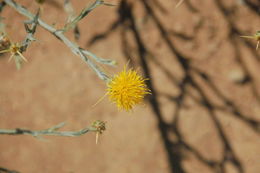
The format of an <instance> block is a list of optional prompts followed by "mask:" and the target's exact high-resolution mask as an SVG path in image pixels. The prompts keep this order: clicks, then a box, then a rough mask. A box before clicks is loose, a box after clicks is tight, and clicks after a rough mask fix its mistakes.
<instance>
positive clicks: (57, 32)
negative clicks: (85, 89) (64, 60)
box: [4, 0, 109, 81]
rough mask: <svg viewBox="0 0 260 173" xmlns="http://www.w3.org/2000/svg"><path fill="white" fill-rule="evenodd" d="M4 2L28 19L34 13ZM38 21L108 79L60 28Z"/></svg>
mask: <svg viewBox="0 0 260 173" xmlns="http://www.w3.org/2000/svg"><path fill="white" fill-rule="evenodd" d="M4 1H5V3H6V4H7V5H9V6H11V7H13V8H14V9H15V10H16V11H17V12H19V13H20V14H22V15H24V16H26V17H27V18H29V19H30V20H33V19H34V17H35V15H34V14H32V13H31V12H29V11H28V10H27V9H26V8H24V7H22V6H21V5H20V4H18V3H16V2H15V1H13V0H4ZM38 23H39V25H40V26H41V27H43V28H44V29H46V30H47V31H49V32H50V33H52V34H53V35H54V36H56V37H57V38H58V39H59V40H61V41H62V42H63V43H64V44H65V45H67V46H68V47H69V48H70V49H71V51H72V52H73V53H74V54H76V55H78V56H79V57H80V58H81V59H82V60H83V61H84V62H86V63H87V64H88V65H89V66H90V67H91V68H92V69H93V70H94V71H95V73H96V74H97V75H98V77H99V78H100V79H102V80H104V81H108V79H109V77H108V75H107V74H106V73H105V72H103V71H102V70H101V69H100V68H99V67H98V66H97V65H96V64H94V63H93V62H92V61H91V60H90V59H89V58H88V57H87V56H86V55H85V54H84V53H83V52H82V49H81V48H80V47H79V46H78V45H77V44H76V43H73V42H71V41H70V40H69V39H68V38H67V37H66V36H65V35H64V34H63V31H62V30H57V29H56V28H54V27H52V26H50V25H48V24H47V23H45V22H44V21H42V20H41V19H40V18H38Z"/></svg>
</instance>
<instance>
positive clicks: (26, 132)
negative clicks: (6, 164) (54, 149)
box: [0, 123, 97, 137]
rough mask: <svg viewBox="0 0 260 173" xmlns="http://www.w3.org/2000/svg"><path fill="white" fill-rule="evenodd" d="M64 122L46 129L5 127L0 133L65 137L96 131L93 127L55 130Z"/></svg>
mask: <svg viewBox="0 0 260 173" xmlns="http://www.w3.org/2000/svg"><path fill="white" fill-rule="evenodd" d="M64 125H65V123H60V124H58V125H56V126H54V127H52V128H49V129H46V130H38V131H33V130H28V129H20V128H16V129H13V130H7V129H0V135H31V136H34V137H39V136H67V137H76V136H81V135H84V134H86V133H88V132H96V131H97V129H96V128H93V127H86V128H84V129H82V130H79V131H57V130H59V129H60V128H61V127H63V126H64Z"/></svg>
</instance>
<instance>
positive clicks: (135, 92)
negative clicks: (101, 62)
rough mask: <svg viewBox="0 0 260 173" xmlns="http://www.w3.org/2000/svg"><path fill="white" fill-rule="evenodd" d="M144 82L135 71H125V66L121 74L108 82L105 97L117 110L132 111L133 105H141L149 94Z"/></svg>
mask: <svg viewBox="0 0 260 173" xmlns="http://www.w3.org/2000/svg"><path fill="white" fill-rule="evenodd" d="M146 80H147V79H144V78H143V77H142V76H140V75H139V74H138V73H137V71H135V70H133V69H129V70H126V66H125V67H124V70H123V71H122V72H120V73H119V74H117V75H114V76H113V77H112V78H111V79H110V80H109V81H108V83H107V87H108V88H107V93H106V95H108V96H109V99H110V100H111V101H112V102H114V103H115V104H116V105H117V107H118V108H119V109H124V110H126V111H129V110H132V109H133V107H134V106H135V105H137V104H140V103H142V101H143V99H144V96H145V95H146V94H151V92H150V90H149V89H148V88H147V85H146V84H145V81H146Z"/></svg>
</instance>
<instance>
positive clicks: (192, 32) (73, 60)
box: [0, 0, 260, 173]
mask: <svg viewBox="0 0 260 173" xmlns="http://www.w3.org/2000/svg"><path fill="white" fill-rule="evenodd" d="M107 2H111V3H114V4H117V6H115V7H107V6H102V7H99V8H97V9H95V10H94V11H93V12H91V13H90V14H89V15H88V16H87V17H86V18H84V19H83V20H82V21H81V22H80V23H79V29H80V33H81V37H80V39H79V41H78V44H79V45H80V46H81V47H83V48H86V49H87V50H90V51H91V52H93V53H95V54H96V55H98V56H100V57H104V58H111V59H114V60H116V61H118V67H116V68H113V67H109V66H105V65H102V67H103V68H104V69H105V70H106V71H107V72H109V73H110V74H114V73H116V72H118V71H120V70H122V68H123V66H124V64H125V63H126V62H127V61H128V60H130V65H129V66H131V67H135V68H139V70H140V73H142V74H143V75H144V76H145V77H147V78H149V79H150V80H149V81H148V85H149V88H150V89H151V91H152V93H153V94H152V95H151V96H149V97H147V99H146V101H145V105H144V106H142V105H141V106H137V107H136V108H135V109H134V110H133V111H132V112H130V113H126V112H124V111H118V110H117V108H116V107H115V105H113V104H111V103H110V102H109V101H108V99H107V98H105V99H104V100H103V101H102V102H100V103H99V104H98V105H97V106H95V107H94V108H92V105H93V104H94V103H96V101H97V100H98V99H99V98H100V97H102V96H103V95H104V93H105V90H106V86H105V83H104V82H103V81H101V80H100V79H99V78H98V77H97V76H96V75H95V73H94V72H93V71H92V70H91V69H90V68H89V67H88V66H87V65H86V64H85V63H84V62H83V61H82V60H81V59H80V58H78V57H77V56H76V55H74V54H73V53H71V52H70V50H69V49H68V48H67V47H66V46H65V45H64V44H63V43H62V42H60V41H59V40H57V39H56V38H55V37H54V36H53V35H51V34H50V33H48V32H47V31H45V30H43V29H42V28H38V29H37V33H36V35H35V38H36V39H37V41H36V42H35V43H33V44H32V45H31V46H30V47H29V49H28V50H27V51H26V52H25V53H24V56H25V57H27V59H28V63H25V64H24V65H23V67H22V69H21V70H19V71H18V70H16V68H15V65H14V62H13V61H11V62H10V63H8V57H9V55H8V54H6V55H4V56H1V57H0V79H1V80H0V81H1V84H0V128H2V129H13V128H18V127H19V128H28V129H34V130H40V129H46V128H49V127H52V126H54V125H56V124H58V123H60V122H66V123H67V124H66V126H65V127H64V128H63V129H62V130H79V129H82V128H84V127H86V126H88V125H89V124H90V123H91V122H92V121H94V120H97V119H100V120H104V121H106V122H107V130H106V131H105V133H104V134H103V135H102V136H101V138H100V141H99V143H98V144H97V145H96V144H95V134H94V133H88V134H86V135H84V136H81V137H76V138H69V137H44V138H41V139H36V138H33V137H31V136H5V135H1V136H0V172H1V173H2V172H8V170H9V172H10V171H11V170H15V171H18V172H21V173H36V172H37V173H58V172H59V173H100V172H102V173H143V172H149V173H225V172H226V173H259V172H260V138H259V134H260V115H259V114H260V106H259V105H260V88H259V86H260V78H259V74H260V70H259V65H260V64H259V61H260V56H259V55H260V50H258V51H256V50H255V46H256V42H255V41H253V40H248V39H242V38H240V37H239V36H240V35H250V34H253V33H255V32H256V31H257V30H259V29H260V18H259V13H260V9H259V8H260V4H259V1H257V0H207V1H196V0H184V2H183V4H181V5H180V6H179V7H178V8H177V9H175V5H176V4H177V0H174V1H172V0H146V1H142V0H132V1H130V0H122V1H119V0H110V1H109V0H107ZM19 3H21V4H23V5H24V6H27V7H28V9H29V10H31V11H32V12H34V13H35V12H36V9H37V4H36V3H35V2H32V1H26V0H21V1H19ZM90 3H91V1H90V0H84V1H73V5H74V7H75V9H76V11H77V12H78V13H79V12H80V9H81V8H82V7H84V6H86V4H90ZM62 4H63V1H61V0H59V1H58V0H57V1H54V0H49V1H48V0H46V3H45V4H44V5H43V7H42V14H41V18H42V19H43V20H44V21H46V22H47V23H49V24H55V26H56V27H57V28H60V27H62V26H63V24H64V22H65V21H66V14H65V13H64V12H63V6H62ZM1 16H2V17H5V19H4V22H5V23H6V24H7V26H6V30H7V32H8V35H9V37H10V38H11V40H13V41H14V42H20V41H22V40H23V38H24V37H25V35H26V34H25V30H24V27H23V23H22V22H23V21H24V20H25V18H24V17H22V16H20V15H18V13H16V12H15V11H13V10H12V9H11V8H9V7H5V8H4V10H3V12H2V13H1ZM67 36H68V37H69V38H70V39H71V40H73V41H75V40H74V38H73V33H72V32H69V33H67Z"/></svg>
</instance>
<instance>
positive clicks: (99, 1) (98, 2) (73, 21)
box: [62, 0, 104, 32]
mask: <svg viewBox="0 0 260 173" xmlns="http://www.w3.org/2000/svg"><path fill="white" fill-rule="evenodd" d="M67 4H68V3H67ZM102 4H104V1H102V0H96V1H95V2H94V3H93V4H91V5H90V6H89V7H86V8H84V9H83V10H82V11H81V13H80V14H79V15H78V16H77V17H74V18H73V19H70V21H69V23H67V24H66V25H65V27H64V28H63V29H62V31H63V32H66V31H68V30H69V29H71V28H74V27H75V26H76V25H77V23H78V22H79V21H80V20H81V19H83V18H84V17H85V16H87V15H88V14H89V13H90V12H91V11H92V10H94V9H95V8H97V7H98V6H99V5H102ZM72 17H73V16H72Z"/></svg>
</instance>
